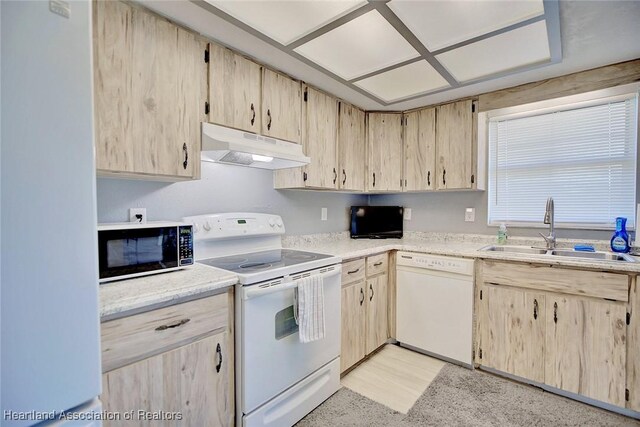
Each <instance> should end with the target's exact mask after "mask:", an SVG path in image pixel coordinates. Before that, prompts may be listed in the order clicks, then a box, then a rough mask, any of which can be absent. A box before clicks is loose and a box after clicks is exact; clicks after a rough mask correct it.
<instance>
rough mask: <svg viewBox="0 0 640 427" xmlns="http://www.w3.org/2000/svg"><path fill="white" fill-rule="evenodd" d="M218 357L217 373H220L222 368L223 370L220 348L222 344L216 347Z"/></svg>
mask: <svg viewBox="0 0 640 427" xmlns="http://www.w3.org/2000/svg"><path fill="white" fill-rule="evenodd" d="M216 357H217V358H218V363H216V372H220V368H222V348H220V343H218V345H217V347H216Z"/></svg>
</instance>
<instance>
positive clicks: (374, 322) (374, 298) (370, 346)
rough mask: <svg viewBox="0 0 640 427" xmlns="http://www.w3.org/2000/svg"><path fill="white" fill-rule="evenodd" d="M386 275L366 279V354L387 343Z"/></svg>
mask: <svg viewBox="0 0 640 427" xmlns="http://www.w3.org/2000/svg"><path fill="white" fill-rule="evenodd" d="M387 280H388V276H387V274H386V273H385V274H380V275H378V276H375V277H372V278H368V279H367V293H368V294H367V300H368V304H369V306H368V307H367V339H366V341H367V354H369V353H371V352H373V351H374V350H376V349H377V348H378V347H380V346H381V345H382V344H384V343H385V342H386V341H387V338H388V336H387V332H388V327H387Z"/></svg>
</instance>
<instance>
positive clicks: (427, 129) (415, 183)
mask: <svg viewBox="0 0 640 427" xmlns="http://www.w3.org/2000/svg"><path fill="white" fill-rule="evenodd" d="M403 141H404V191H422V190H433V189H434V188H435V163H436V110H435V108H428V109H424V110H419V111H414V112H412V113H409V114H405V121H404V137H403Z"/></svg>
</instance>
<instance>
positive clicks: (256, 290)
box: [242, 265, 342, 301]
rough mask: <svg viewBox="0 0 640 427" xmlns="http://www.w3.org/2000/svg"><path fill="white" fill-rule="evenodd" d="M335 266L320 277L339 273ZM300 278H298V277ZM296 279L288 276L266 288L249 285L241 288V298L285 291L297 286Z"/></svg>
mask: <svg viewBox="0 0 640 427" xmlns="http://www.w3.org/2000/svg"><path fill="white" fill-rule="evenodd" d="M336 267H337V268H335V269H334V270H333V271H328V272H326V273H323V274H322V278H323V279H324V280H326V279H327V278H329V277H331V276H335V275H339V274H340V273H341V271H342V269H341V268H340V267H341V266H340V265H337V266H336ZM298 280H300V279H298ZM298 280H293V279H292V278H291V277H288V278H287V279H285V282H284V283H280V284H278V285H273V286H269V287H266V288H261V287H259V286H249V287H248V288H247V289H243V293H242V294H243V295H242V299H243V300H245V301H246V300H249V299H252V298H257V297H261V296H264V295H269V294H273V293H275V292H282V291H286V290H287V289H294V288H297V287H298Z"/></svg>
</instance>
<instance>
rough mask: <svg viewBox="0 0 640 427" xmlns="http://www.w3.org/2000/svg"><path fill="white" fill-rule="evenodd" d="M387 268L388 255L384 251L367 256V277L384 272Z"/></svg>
mask: <svg viewBox="0 0 640 427" xmlns="http://www.w3.org/2000/svg"><path fill="white" fill-rule="evenodd" d="M388 268H389V255H388V254H387V253H386V252H385V253H383V254H380V255H373V256H370V257H367V277H371V276H375V275H376V274H380V273H386V272H387V270H388Z"/></svg>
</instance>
